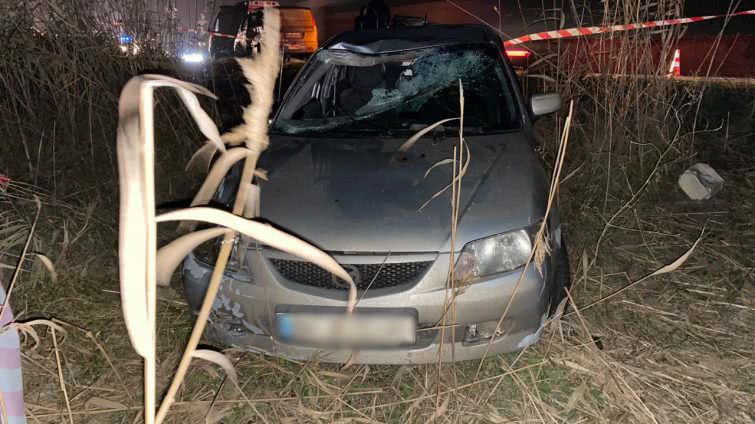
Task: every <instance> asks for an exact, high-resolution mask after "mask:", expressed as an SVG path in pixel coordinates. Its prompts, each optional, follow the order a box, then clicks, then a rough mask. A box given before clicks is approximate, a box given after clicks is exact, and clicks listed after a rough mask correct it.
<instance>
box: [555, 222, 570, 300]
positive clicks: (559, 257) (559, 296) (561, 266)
mask: <svg viewBox="0 0 755 424" xmlns="http://www.w3.org/2000/svg"><path fill="white" fill-rule="evenodd" d="M554 266H555V270H554V271H553V294H552V295H551V307H550V314H551V315H553V313H554V312H556V308H558V305H559V304H560V303H561V301H562V300H563V299H564V297H566V290H565V289H566V288H569V287H571V270H570V268H569V251H568V249H567V248H566V242H565V241H564V236H561V248H560V249H558V253H556V257H555V260H554Z"/></svg>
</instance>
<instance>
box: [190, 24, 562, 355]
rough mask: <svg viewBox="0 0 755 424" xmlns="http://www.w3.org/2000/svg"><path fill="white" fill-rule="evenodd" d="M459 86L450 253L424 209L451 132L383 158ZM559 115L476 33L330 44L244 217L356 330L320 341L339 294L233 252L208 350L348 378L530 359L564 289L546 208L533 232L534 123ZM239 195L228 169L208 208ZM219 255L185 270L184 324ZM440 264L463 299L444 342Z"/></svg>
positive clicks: (492, 37) (261, 252)
mask: <svg viewBox="0 0 755 424" xmlns="http://www.w3.org/2000/svg"><path fill="white" fill-rule="evenodd" d="M460 80H461V81H463V93H464V99H465V106H464V126H463V129H462V130H463V133H464V138H465V141H466V145H467V146H468V148H469V150H468V156H467V157H469V158H470V159H469V165H468V169H467V171H466V174H465V175H464V177H463V179H462V183H461V191H460V200H459V214H458V215H459V218H458V229H457V232H456V235H455V241H454V242H452V241H451V227H452V224H451V202H450V190H447V191H446V192H445V193H444V194H442V195H440V196H438V197H437V198H435V199H433V200H429V199H431V198H432V197H433V195H434V194H435V193H437V192H438V191H439V190H441V189H443V187H446V186H447V185H448V184H449V183H450V181H451V180H452V178H453V175H454V173H453V171H452V168H451V167H450V166H445V167H443V166H438V167H436V166H434V164H438V163H440V162H441V161H443V160H445V159H448V158H450V157H452V156H453V152H454V146H457V145H458V135H459V130H460V129H459V121H454V120H452V121H449V122H447V123H445V124H444V125H442V126H438V127H436V128H435V129H434V130H433V131H430V132H428V133H427V134H425V136H424V137H422V138H421V139H419V140H418V141H417V143H416V145H414V146H413V147H412V148H411V149H409V150H408V151H399V147H400V146H401V145H402V144H403V143H404V142H405V141H406V140H407V138H409V137H411V136H412V135H414V134H415V133H417V131H419V130H420V129H422V128H425V127H427V126H428V125H430V124H433V123H435V122H437V121H439V120H442V119H448V118H458V117H459V115H460V106H459V95H460V88H461V87H460V84H459V81H460ZM560 106H561V101H560V97H559V95H558V94H538V95H534V96H533V97H531V98H530V99H529V100H526V99H525V98H524V97H523V95H522V93H521V91H520V88H519V86H518V84H517V79H516V75H515V73H514V70H513V69H512V66H511V64H510V63H509V61H508V59H507V57H506V53H505V51H504V49H503V42H502V40H501V38H500V37H499V36H498V35H497V34H496V33H494V32H493V31H491V30H489V29H487V28H486V27H483V26H477V25H462V26H446V25H427V26H422V27H414V28H406V29H399V30H388V29H380V30H372V31H360V32H350V33H345V34H342V35H340V36H337V37H335V38H334V39H332V40H331V41H329V42H328V43H327V44H326V45H325V46H324V47H323V48H322V49H320V50H319V51H318V52H317V53H316V54H314V55H313V56H312V57H311V58H310V59H309V61H308V62H307V63H306V64H305V66H304V68H303V69H302V70H301V71H300V73H299V75H298V77H297V79H296V80H295V81H294V83H293V84H292V86H291V88H289V90H288V92H287V94H286V95H285V97H284V99H283V101H282V103H281V105H280V107H279V108H278V110H277V112H276V114H275V116H274V117H273V119H272V121H271V124H270V147H269V148H268V149H267V150H266V151H265V152H264V154H263V156H262V157H261V158H260V167H261V168H263V169H265V170H267V180H266V181H261V182H260V185H261V189H262V199H261V216H260V218H261V219H263V220H270V221H271V222H274V223H275V224H276V225H278V226H280V227H282V228H284V229H286V230H287V231H289V232H291V233H293V234H296V235H298V236H299V237H301V238H303V239H305V240H309V241H311V242H313V243H314V244H316V245H318V246H319V247H320V248H322V249H324V250H325V251H327V252H329V253H330V254H331V255H332V256H333V257H334V258H335V259H336V260H337V261H338V262H339V263H340V264H342V266H343V267H344V268H345V269H346V270H347V271H348V272H349V274H350V275H351V276H352V278H353V280H354V282H355V284H356V286H357V288H358V291H359V292H358V299H359V301H358V304H357V307H356V309H355V311H354V314H356V316H358V317H359V319H358V320H357V321H356V322H359V323H360V325H361V326H363V327H360V329H361V330H362V331H357V332H356V333H352V332H348V334H347V333H345V332H340V331H334V330H333V328H334V323H335V322H337V321H334V320H336V317H339V316H343V314H344V312H345V307H346V303H347V289H348V285H346V284H345V282H344V281H341V280H339V279H337V278H335V277H333V276H332V275H331V274H329V273H327V272H326V271H324V270H322V269H320V268H318V267H317V266H315V265H312V264H310V263H308V262H306V261H302V260H301V259H299V258H296V257H294V256H292V255H289V254H286V253H284V252H281V251H277V250H275V249H272V248H270V247H268V246H265V245H261V244H257V243H255V242H254V241H253V240H247V239H239V240H237V243H236V244H235V248H234V253H233V255H232V259H231V261H230V263H229V265H228V267H227V268H226V270H225V276H226V278H225V279H224V280H223V283H222V284H221V286H220V291H219V292H218V296H217V298H216V300H215V303H214V306H213V310H212V314H211V317H210V321H209V323H208V327H207V328H208V330H207V334H206V335H207V336H208V337H209V338H210V339H211V340H215V341H217V342H219V343H221V344H226V345H232V346H237V347H243V348H247V349H250V350H253V351H259V352H264V353H267V354H271V355H280V356H284V357H288V358H293V359H299V360H309V359H313V358H318V359H319V360H323V361H331V362H346V361H347V360H349V358H350V357H351V355H352V353H353V350H352V349H357V350H358V354H357V355H356V356H355V357H354V358H352V360H353V361H355V362H357V363H431V362H437V361H438V360H439V359H440V360H442V361H451V360H467V359H475V358H480V357H482V356H483V355H484V354H486V353H488V354H496V353H501V352H507V351H512V350H519V349H523V348H524V347H526V346H528V345H530V344H533V343H535V342H537V341H538V339H539V337H540V333H541V331H542V329H543V327H544V325H545V322H546V319H547V318H548V316H549V314H550V313H551V312H552V311H553V310H554V308H555V307H556V305H558V303H559V302H560V301H561V299H562V298H563V296H564V287H565V286H566V285H567V284H568V282H569V262H568V257H567V253H566V246H565V243H564V238H563V234H562V226H561V222H560V218H559V213H558V210H557V208H554V209H553V210H552V211H551V212H550V215H548V216H545V211H546V202H547V197H548V187H549V184H548V178H547V176H546V173H545V171H544V168H543V166H542V163H541V161H540V159H539V157H538V155H537V154H536V152H535V147H536V146H537V140H536V139H535V133H534V131H533V122H534V121H535V119H537V117H539V116H541V115H544V114H548V113H551V112H554V111H556V110H559V109H560ZM431 169H432V171H431V172H430V170H431ZM239 178H240V168H239V167H236V168H234V169H233V170H232V171H231V172H230V173H229V176H228V177H226V180H225V181H224V182H223V184H222V185H221V188H220V190H219V191H218V193H217V195H216V196H215V201H216V202H217V203H218V204H226V205H228V204H231V203H233V200H234V199H233V198H231V197H230V195H229V193H236V187H237V186H238V184H239ZM428 200H429V201H428ZM544 221H545V223H546V225H547V228H548V231H547V236H546V237H547V244H548V246H549V247H550V249H549V250H548V252H547V253H545V252H544V253H543V255H544V259H543V261H542V263H540V265H539V266H535V265H530V266H529V267H527V268H525V266H524V265H525V262H527V260H528V258H529V257H530V254H531V253H532V249H533V245H534V240H533V237H534V236H535V234H536V232H537V230H538V228H539V227H540V225H541V224H542V223H543V222H544ZM218 243H219V242H215V243H208V244H207V245H205V246H204V247H203V248H202V249H198V250H197V251H196V252H194V253H193V254H191V255H189V256H188V257H187V258H186V260H185V262H184V266H183V280H184V288H185V293H186V296H187V299H188V302H189V305H190V306H191V308H192V310H194V311H197V310H198V309H199V307H200V305H201V303H202V300H203V297H204V294H205V292H206V289H207V285H208V282H209V279H210V276H211V275H212V273H213V266H214V264H215V257H216V255H217V251H218V249H219V244H218ZM451 261H454V262H455V268H456V273H455V275H454V276H453V279H454V282H455V285H456V286H457V287H460V288H461V289H460V291H459V293H458V296H457V298H456V303H455V312H454V314H453V318H452V317H451V316H448V317H447V321H446V323H447V325H450V326H452V327H454V328H455V332H454V331H451V330H448V331H446V333H445V336H442V335H441V334H442V331H441V330H440V329H439V327H438V326H439V325H440V324H441V323H442V322H443V317H444V315H445V311H446V309H445V305H446V304H447V303H446V302H447V301H448V299H450V297H451V293H450V290H451V289H450V285H449V276H448V273H449V265H450V263H451ZM509 302H511V305H510V307H508V308H507V305H508V304H509ZM504 310H507V311H508V312H507V314H506V317H505V319H503V320H502V322H501V325H500V326H498V323H499V319H500V318H501V315H502V314H503V312H504ZM452 320H455V322H452ZM351 322H355V321H351ZM351 337H353V338H351ZM441 346H442V347H443V349H442V354H440V355H441V356H440V357H439V356H438V355H439V348H440V347H441ZM452 352H453V353H452Z"/></svg>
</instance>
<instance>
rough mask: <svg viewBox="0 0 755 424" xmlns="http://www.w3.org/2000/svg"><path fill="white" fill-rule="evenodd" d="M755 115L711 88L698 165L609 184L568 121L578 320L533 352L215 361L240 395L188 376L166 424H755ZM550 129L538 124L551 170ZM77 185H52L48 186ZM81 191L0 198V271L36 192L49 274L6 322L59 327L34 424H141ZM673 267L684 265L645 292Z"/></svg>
mask: <svg viewBox="0 0 755 424" xmlns="http://www.w3.org/2000/svg"><path fill="white" fill-rule="evenodd" d="M753 104H754V103H753V95H752V93H751V92H748V91H746V90H736V91H732V90H728V91H727V90H724V91H721V92H716V91H713V92H711V93H710V94H709V96H708V97H707V98H706V100H705V102H704V103H703V107H701V108H700V109H699V114H700V115H699V116H700V119H699V122H700V127H698V128H697V130H696V132H695V133H693V134H692V136H691V138H692V140H691V143H692V145H693V146H694V149H690V150H688V151H683V150H684V149H682V148H681V147H680V148H679V149H680V151H678V152H674V153H675V154H674V156H673V159H667V160H657V161H656V159H657V155H655V156H653V154H652V152H651V153H648V155H649V156H648V158H649V159H648V160H647V161H646V162H643V161H635V162H628V161H627V162H622V161H620V160H616V162H615V164H618V165H614V166H615V168H614V171H613V172H614V174H613V175H614V176H613V179H612V180H611V182H610V183H607V182H606V180H605V178H602V175H603V174H601V173H600V171H597V170H596V169H598V168H600V166H601V163H600V162H602V161H603V158H605V156H604V154H605V152H604V151H602V150H597V149H593V148H592V145H591V144H590V143H588V142H587V138H588V137H592V134H591V133H590V128H591V127H590V123H589V120H588V119H582V120H581V121H579V123H578V124H577V125H576V127H575V128H574V129H573V132H572V134H571V137H570V141H569V143H570V147H569V149H568V151H567V159H566V164H565V170H564V176H563V178H562V182H561V187H560V194H559V205H560V208H561V211H562V215H563V221H564V222H565V233H566V237H567V240H568V242H569V245H570V254H571V258H570V259H571V268H572V272H573V284H572V287H571V297H572V307H571V308H570V309H568V310H567V311H566V313H565V315H564V316H563V317H561V319H557V320H556V319H554V320H552V321H551V322H549V324H548V327H547V330H546V331H545V332H544V334H543V336H542V339H541V341H540V343H538V344H537V345H535V346H533V347H530V348H527V349H525V350H524V351H522V352H516V353H510V354H506V355H500V356H494V357H490V358H487V359H485V360H484V361H482V363H480V362H479V361H470V362H464V363H457V364H446V365H443V366H441V367H439V366H438V365H437V364H436V365H427V366H401V367H398V366H353V367H351V368H349V369H347V370H341V369H339V367H337V366H334V365H327V364H319V363H314V362H308V363H302V362H295V361H288V360H284V359H279V358H273V357H266V356H262V355H259V354H254V353H248V352H243V351H238V350H234V351H227V352H226V353H227V354H228V355H229V356H230V357H231V358H232V359H233V360H234V361H235V366H236V368H237V371H238V375H239V386H240V387H238V388H237V387H234V386H233V384H231V383H230V382H229V381H226V380H225V378H224V373H223V371H222V370H220V369H217V368H216V367H215V366H214V365H207V364H205V363H201V362H199V361H195V363H194V364H193V365H192V368H191V370H190V373H189V376H188V378H187V381H186V384H185V386H184V387H183V388H182V390H181V391H180V393H179V398H178V402H177V403H176V404H175V406H174V407H173V409H172V412H171V414H170V415H169V417H168V419H167V420H166V421H167V422H168V423H179V422H202V421H203V420H205V419H206V420H207V421H208V422H222V423H227V424H231V423H251V422H269V423H279V422H280V423H310V422H322V423H325V422H342V423H346V422H385V423H404V422H430V421H435V422H493V423H509V422H517V423H525V422H527V423H529V422H551V423H562V422H574V423H578V422H585V423H587V422H590V423H592V422H596V423H602V422H610V423H614V424H615V423H638V422H639V423H682V422H684V423H714V422H722V423H752V422H753V413H754V412H755V410H754V409H753V408H754V407H755V403H754V402H753V401H755V369H754V368H755V363H754V362H753V328H755V325H753V324H755V321H754V320H753V312H754V311H755V297H754V296H753V294H754V293H753V291H754V287H753V281H754V280H755V278H754V277H755V275H754V271H753V269H754V267H755V254H754V253H755V225H753V224H754V223H755V219H754V218H753V214H752V212H753V211H754V210H755V187H753V184H754V182H755V180H754V177H755V174H754V173H753V172H754V170H755V167H753V163H752V158H753V153H754V152H753V141H752V134H753ZM578 107H579V106H578ZM580 114H581V115H584V114H589V110H582V111H580ZM559 119H560V120H563V116H560V117H557V118H556V117H554V118H552V119H551V120H543V121H542V122H541V123H539V124H538V125H539V126H540V132H541V134H542V136H543V138H544V140H545V145H544V146H543V155H544V158H545V160H546V161H548V162H549V163H551V164H552V162H553V157H552V156H553V155H552V152H553V146H552V144H553V140H555V139H556V138H555V137H554V134H557V124H556V123H557V122H558V120H559ZM688 138H689V137H688ZM639 144H641V143H639ZM183 146H184V147H182V148H181V149H177V148H171V149H168V148H167V147H166V148H161V149H163V150H159V151H158V156H160V157H163V158H166V159H169V160H163V161H161V162H160V163H159V164H158V170H157V175H158V176H159V178H160V180H159V185H160V193H161V199H163V200H174V199H180V198H182V197H183V196H186V195H188V193H190V192H191V190H192V187H194V185H196V183H197V181H196V180H192V179H191V178H189V177H186V176H185V175H184V174H183V172H182V169H181V168H182V162H181V161H180V160H177V159H178V158H184V157H185V158H188V155H189V154H190V153H191V150H192V145H191V144H189V145H188V146H187V145H183ZM196 146H198V145H196V144H195V145H194V147H196ZM669 157H671V156H669ZM697 161H703V162H707V163H709V164H710V165H712V166H713V167H714V168H715V169H716V170H717V171H718V172H719V173H720V174H721V175H722V177H723V178H724V179H725V181H726V182H725V187H724V189H723V191H722V192H721V193H719V194H718V195H717V196H716V197H715V198H713V199H710V200H708V201H691V200H689V199H688V198H686V197H685V195H684V194H683V193H682V192H681V191H680V190H679V188H678V187H677V186H676V179H677V177H678V175H679V174H680V173H681V171H683V170H684V168H685V167H686V166H688V165H689V164H691V163H694V162H697ZM183 163H185V162H183ZM74 171H75V170H69V171H65V170H64V171H61V173H59V174H56V177H55V178H56V181H57V183H58V184H60V185H65V184H67V183H66V181H68V180H67V179H66V178H67V177H66V176H67V175H69V174H67V173H66V172H74ZM71 184H74V183H71ZM607 184H610V185H611V187H610V188H611V189H610V190H608V189H607V187H606V186H607ZM74 185H75V187H70V186H69V187H68V189H67V190H64V189H60V192H63V193H65V194H64V195H61V194H60V193H56V192H55V191H53V190H52V189H45V190H43V189H41V188H40V187H39V186H33V185H31V184H27V183H23V182H13V183H11V184H10V186H9V187H8V188H7V189H6V190H5V191H0V205H1V206H0V211H1V212H0V236H1V237H0V238H2V239H3V242H2V243H3V244H0V251H2V252H6V253H4V254H2V256H0V263H3V264H8V265H14V264H15V263H16V262H17V260H18V256H17V255H18V253H19V251H20V246H21V245H22V244H23V243H24V241H25V239H26V236H27V234H28V233H29V229H30V227H31V225H32V222H33V217H34V210H35V206H34V202H33V196H34V195H37V196H38V197H39V198H40V200H41V202H42V207H41V212H40V217H39V219H38V221H37V222H36V229H35V231H34V234H33V237H32V239H31V240H32V242H31V246H30V252H35V253H40V254H44V255H45V256H46V257H47V258H49V259H50V261H51V263H52V267H53V268H54V270H55V274H56V275H55V276H54V278H53V275H52V274H51V273H50V271H49V270H48V269H47V268H46V267H45V266H44V264H43V262H42V261H40V260H38V259H35V258H36V257H35V256H33V255H30V256H27V258H26V261H25V263H24V264H23V270H22V272H21V274H20V277H19V279H18V282H17V286H16V291H15V292H14V293H13V298H12V305H13V308H14V312H15V313H16V317H17V319H18V320H29V319H33V318H45V319H53V320H55V321H56V322H58V323H59V324H60V325H61V326H62V327H63V328H65V329H66V333H65V335H64V336H60V335H59V343H58V347H57V349H56V348H55V346H54V344H53V343H52V341H51V335H50V334H49V332H48V331H47V329H46V328H45V327H44V326H36V327H35V329H36V332H37V335H38V336H39V338H40V342H39V344H36V343H35V341H34V340H33V338H32V337H30V336H27V337H25V341H24V344H23V371H24V389H25V399H26V407H27V413H28V417H29V418H28V420H29V422H31V423H36V422H40V423H58V422H69V412H68V406H67V405H69V406H70V414H71V416H72V417H73V421H74V422H76V423H131V422H138V421H139V420H140V412H139V411H140V409H141V376H142V363H141V360H140V358H139V357H138V356H137V355H136V354H135V353H134V351H133V349H132V348H131V346H130V344H129V342H128V338H127V336H126V330H125V327H124V324H123V319H122V314H121V309H120V300H119V294H118V280H117V277H118V276H117V256H116V254H117V253H116V252H117V210H116V207H117V206H116V202H117V196H116V188H115V186H114V179H113V176H112V175H103V177H102V181H100V182H99V183H97V184H83V183H78V182H77V183H75V184H74ZM262 201H263V202H264V193H263V197H262ZM9 252H10V254H9ZM685 252H691V253H690V255H689V258H688V259H687V260H686V262H684V264H683V265H681V266H680V267H679V268H678V269H675V270H673V271H672V272H669V273H666V274H663V275H658V276H650V277H648V275H649V274H651V273H652V272H653V271H656V270H658V269H660V268H662V267H663V266H665V265H668V264H671V263H673V262H674V261H675V260H676V259H677V258H679V257H680V256H682V255H684V254H685ZM7 271H8V270H6V272H5V273H4V275H3V278H4V280H7V279H8V278H9V276H10V273H9V272H7ZM158 307H159V310H158V318H159V326H158V332H159V336H158V349H159V354H158V356H159V368H158V372H159V376H160V381H159V386H160V387H163V388H164V387H166V386H167V384H168V382H169V378H170V376H171V375H172V373H173V370H174V368H175V366H176V364H177V360H178V357H179V354H180V352H181V350H182V349H183V346H184V343H185V341H186V340H187V338H188V334H189V332H190V330H191V324H192V317H191V316H190V314H189V312H188V310H187V307H186V304H185V303H184V300H183V298H182V294H181V289H180V285H178V284H176V285H174V287H173V288H171V289H161V290H160V292H159V304H158ZM57 357H59V363H58V360H57ZM478 366H480V369H479V372H478ZM59 376H62V379H61V378H60V377H59ZM62 386H65V389H66V390H65V393H66V394H67V396H66V395H64V390H63V389H62ZM66 397H67V398H66Z"/></svg>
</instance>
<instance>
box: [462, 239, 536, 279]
mask: <svg viewBox="0 0 755 424" xmlns="http://www.w3.org/2000/svg"><path fill="white" fill-rule="evenodd" d="M531 252H532V240H531V239H530V235H529V233H528V232H527V230H525V229H520V230H515V231H510V232H507V233H502V234H496V235H494V236H491V237H487V238H484V239H479V240H475V241H472V242H469V243H467V244H466V245H465V246H464V248H463V249H462V251H461V255H459V259H458V260H457V261H456V267H455V271H454V278H455V279H456V281H460V282H471V281H474V280H477V279H479V278H482V277H486V276H489V275H493V274H500V273H502V272H506V271H511V270H512V269H516V268H519V267H520V266H522V265H524V264H525V263H526V262H527V258H529V256H530V253H531Z"/></svg>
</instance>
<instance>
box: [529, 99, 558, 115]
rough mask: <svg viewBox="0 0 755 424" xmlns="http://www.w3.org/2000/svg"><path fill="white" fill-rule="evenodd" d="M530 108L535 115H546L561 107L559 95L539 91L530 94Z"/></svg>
mask: <svg viewBox="0 0 755 424" xmlns="http://www.w3.org/2000/svg"><path fill="white" fill-rule="evenodd" d="M530 109H531V110H532V114H533V115H534V116H535V117H538V116H543V115H547V114H549V113H553V112H556V111H558V110H559V109H561V95H560V94H558V93H540V94H533V95H532V96H530Z"/></svg>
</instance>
